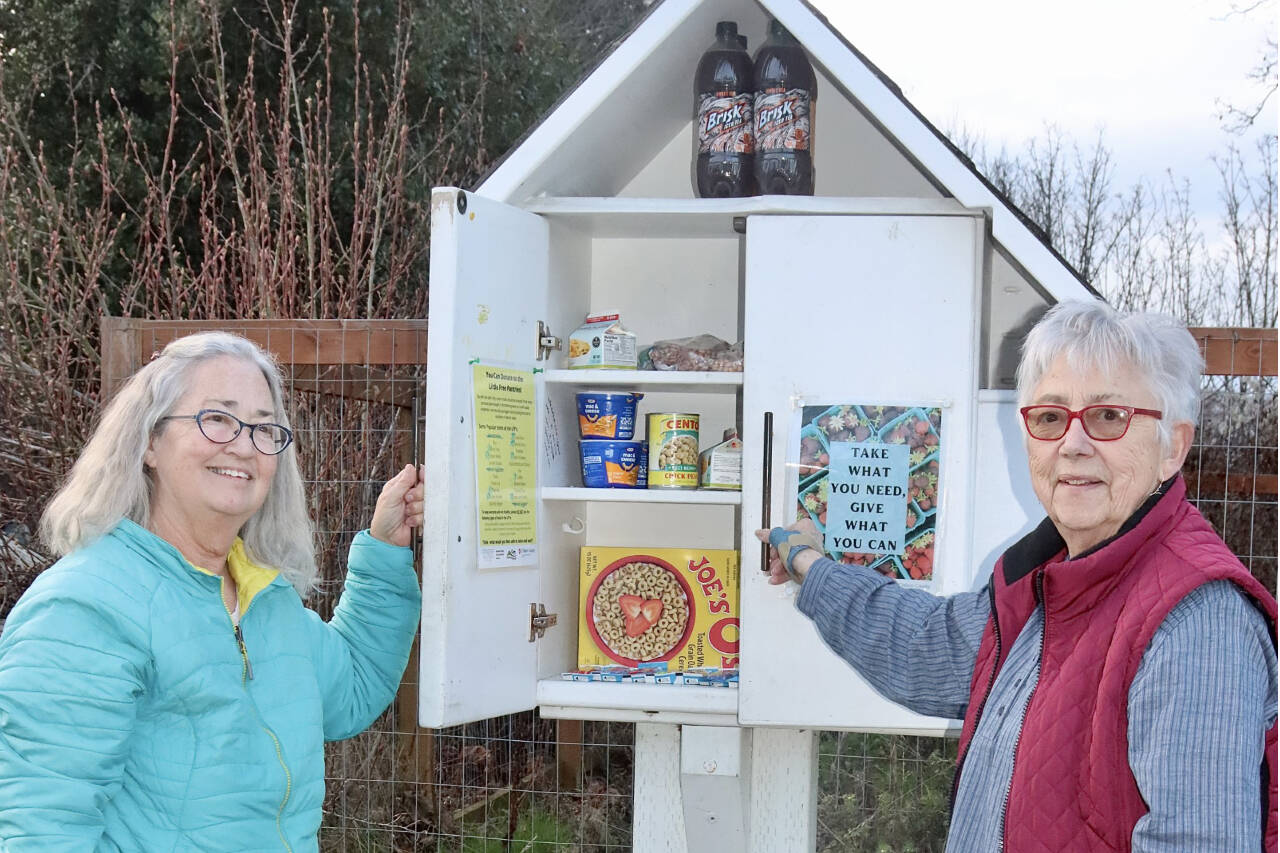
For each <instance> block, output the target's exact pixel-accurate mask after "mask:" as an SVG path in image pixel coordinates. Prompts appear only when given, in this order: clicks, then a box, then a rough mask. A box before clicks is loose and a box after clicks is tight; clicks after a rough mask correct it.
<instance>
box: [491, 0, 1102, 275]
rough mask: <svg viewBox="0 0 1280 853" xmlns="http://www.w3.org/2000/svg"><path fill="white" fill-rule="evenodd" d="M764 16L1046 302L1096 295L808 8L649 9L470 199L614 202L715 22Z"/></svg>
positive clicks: (684, 89) (801, 4)
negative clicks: (980, 226)
mask: <svg viewBox="0 0 1280 853" xmlns="http://www.w3.org/2000/svg"><path fill="white" fill-rule="evenodd" d="M766 17H774V18H777V19H778V20H779V21H780V22H781V23H782V24H783V25H784V26H785V27H786V28H787V29H788V30H790V31H791V33H792V34H793V35H794V36H795V37H796V38H797V39H798V40H799V41H800V43H801V44H803V45H804V47H805V49H806V51H807V52H808V54H809V56H810V58H811V59H812V60H813V62H814V64H815V66H816V67H817V68H819V69H820V70H822V71H823V72H825V74H826V75H827V77H828V78H830V80H832V81H833V82H835V84H836V85H837V87H838V88H839V89H841V90H843V92H842V94H843V95H844V96H845V97H847V98H849V99H850V100H851V101H853V103H854V104H855V105H856V108H857V109H858V110H859V111H860V112H861V113H862V114H863V115H864V116H865V117H866V118H867V119H868V120H869V121H870V122H871V123H872V124H873V125H874V126H875V127H876V128H877V129H879V131H880V132H881V133H882V134H883V135H884V136H885V137H886V138H887V139H888V140H889V141H890V142H891V144H893V145H894V146H895V147H896V148H897V149H898V151H899V152H900V153H901V154H902V155H903V156H904V157H905V158H906V159H907V160H908V161H910V162H911V163H912V164H913V165H914V166H915V167H916V168H917V169H918V170H919V171H920V172H921V173H922V174H923V176H924V177H925V179H926V180H927V181H928V182H929V183H930V184H932V185H933V186H934V187H935V188H936V189H937V191H938V192H939V193H940V194H941V195H943V196H944V197H949V198H954V199H956V200H957V201H959V202H960V203H961V204H963V205H965V206H968V207H987V208H990V209H991V213H992V237H993V239H994V240H995V241H996V243H997V244H998V246H1000V247H1003V250H1004V251H1005V253H1006V256H1008V257H1009V258H1010V259H1011V260H1012V261H1013V262H1014V263H1016V264H1017V265H1018V266H1020V267H1022V268H1023V269H1024V270H1025V271H1026V273H1027V277H1028V279H1029V280H1031V281H1034V282H1036V283H1037V284H1038V285H1039V286H1040V287H1043V288H1044V289H1045V290H1046V291H1047V292H1048V294H1049V295H1050V296H1051V297H1052V298H1053V299H1054V300H1058V299H1067V298H1073V297H1074V298H1079V297H1081V296H1085V295H1087V294H1094V295H1096V291H1094V290H1093V288H1092V287H1090V286H1089V284H1088V283H1087V282H1085V281H1084V280H1083V279H1082V278H1081V277H1080V274H1079V273H1078V272H1077V271H1076V270H1075V268H1074V267H1072V265H1071V264H1070V263H1069V262H1068V261H1067V260H1066V259H1065V258H1063V257H1062V256H1061V255H1060V254H1059V253H1058V252H1057V251H1056V250H1055V249H1054V248H1053V247H1052V246H1051V245H1050V243H1049V241H1048V238H1047V237H1046V235H1045V234H1044V233H1043V231H1042V230H1041V229H1040V228H1039V227H1038V226H1036V224H1035V223H1034V222H1032V221H1031V220H1030V219H1029V218H1028V217H1027V216H1026V214H1024V213H1023V212H1022V211H1021V210H1019V209H1018V207H1017V206H1016V205H1015V204H1014V203H1013V202H1012V201H1011V200H1010V199H1009V198H1008V197H1007V196H1006V195H1004V194H1003V193H1002V192H1000V191H999V190H998V189H997V188H996V187H995V185H994V184H992V183H991V182H990V181H989V180H987V178H986V177H985V176H984V175H982V174H981V173H980V172H979V171H978V169H977V167H976V166H975V165H974V163H973V161H972V160H971V159H970V158H969V157H967V156H966V155H965V154H964V153H963V152H962V151H960V149H958V148H957V147H956V146H955V145H954V144H953V143H952V142H951V141H950V140H949V139H948V138H947V137H946V135H945V134H943V133H942V132H941V131H939V130H938V129H937V128H936V127H935V126H934V125H933V124H932V123H931V122H930V121H929V120H928V119H926V118H925V117H924V115H923V114H922V113H921V112H920V111H919V110H918V109H916V108H915V106H913V105H912V104H911V103H910V102H909V101H908V100H907V99H906V98H905V97H904V96H903V93H902V90H901V89H900V88H899V87H898V86H897V84H895V83H894V82H893V81H892V80H891V79H890V78H889V77H888V76H887V75H886V74H885V73H884V72H882V71H881V70H880V69H879V68H877V67H876V66H875V64H874V63H872V62H871V61H870V60H869V59H867V57H866V56H865V55H864V54H863V53H862V52H861V51H859V50H858V49H857V48H856V47H854V46H853V45H852V44H850V43H849V41H848V40H847V39H845V37H844V36H843V35H842V34H841V33H840V32H839V31H838V30H836V29H835V28H834V27H833V26H832V25H831V24H830V22H829V21H828V20H827V18H826V16H824V15H823V14H822V13H821V12H819V11H818V10H817V9H815V8H814V7H813V6H812V5H811V4H810V3H809V2H808V0H662V2H658V3H655V4H654V7H653V8H652V9H650V10H649V12H648V13H647V14H646V15H645V16H644V17H643V18H642V19H641V20H640V21H639V22H637V24H636V25H635V26H634V27H633V28H632V30H631V31H630V32H629V33H628V34H627V35H626V36H624V37H623V38H621V39H620V40H619V41H618V42H617V43H616V44H615V45H614V46H613V47H612V48H611V49H610V50H609V51H608V52H607V53H606V54H605V55H604V56H603V57H602V58H601V60H600V61H599V62H598V63H597V64H596V65H595V67H593V68H592V69H591V70H590V71H588V72H587V74H586V75H585V76H584V77H583V78H582V80H580V81H579V82H578V84H577V85H576V86H575V87H573V88H572V89H570V90H569V91H568V92H566V93H565V94H564V95H563V96H562V97H561V98H560V99H559V100H558V101H557V102H556V103H555V104H554V105H553V106H552V107H551V108H550V109H549V110H548V111H547V112H546V113H545V114H544V115H543V116H542V118H541V119H540V120H539V121H538V122H537V123H535V124H534V125H533V126H532V127H530V128H529V130H528V131H526V133H525V134H524V135H523V136H522V137H521V138H520V140H518V141H517V142H516V144H515V145H513V146H512V148H511V150H509V151H508V152H507V153H506V154H504V155H503V156H502V158H501V159H499V160H498V162H497V163H496V164H495V165H494V167H493V168H492V169H491V170H490V171H489V172H488V173H487V174H486V175H484V176H483V177H482V178H481V180H480V181H479V182H478V183H477V185H476V188H475V191H476V192H478V193H480V194H481V195H484V196H488V197H491V198H495V199H498V200H501V201H505V202H511V203H521V202H524V201H528V200H530V199H533V198H536V197H539V196H546V195H563V196H609V195H614V194H616V193H617V192H618V191H619V190H620V189H621V188H622V187H623V186H624V185H625V184H626V182H627V181H628V180H630V178H632V177H633V176H634V174H635V172H636V170H637V169H638V168H639V167H640V166H641V165H643V160H637V158H636V156H635V152H637V151H639V152H641V153H642V155H643V156H644V158H646V159H647V157H649V156H651V155H652V154H653V153H654V152H656V151H657V149H659V148H661V147H662V146H664V145H666V144H668V143H669V142H670V141H671V138H672V137H673V135H675V134H676V133H677V132H679V131H680V129H681V128H682V127H684V126H686V125H687V124H688V122H689V120H690V119H689V116H690V113H691V103H692V101H691V95H690V92H689V91H688V90H689V88H690V85H691V82H690V81H691V76H692V70H691V69H692V68H693V66H694V65H695V64H696V61H697V57H698V56H700V55H701V53H702V51H703V50H704V49H705V48H706V45H707V42H708V38H707V34H708V33H709V32H712V31H713V30H714V25H715V22H716V21H718V20H743V19H746V20H748V21H755V22H756V23H757V25H758V30H763V25H764V19H765V18H766ZM672 75H675V77H674V80H673V79H672ZM675 81H678V82H675ZM673 83H674V85H673ZM818 120H819V122H821V118H819V119H818ZM819 156H822V155H821V154H820V155H819Z"/></svg>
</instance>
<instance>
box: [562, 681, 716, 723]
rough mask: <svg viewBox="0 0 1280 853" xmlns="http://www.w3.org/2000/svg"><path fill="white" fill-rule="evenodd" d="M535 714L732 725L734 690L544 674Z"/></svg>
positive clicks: (647, 721)
mask: <svg viewBox="0 0 1280 853" xmlns="http://www.w3.org/2000/svg"><path fill="white" fill-rule="evenodd" d="M538 706H539V707H538V713H539V714H540V715H541V716H543V717H547V718H551V719H567V720H616V721H620V722H632V723H680V724H684V725H702V726H736V725H737V724H738V691H737V690H736V689H733V688H729V687H686V686H684V685H673V684H625V683H624V684H614V683H607V682H583V681H565V680H564V679H562V678H547V679H542V680H541V681H539V682H538Z"/></svg>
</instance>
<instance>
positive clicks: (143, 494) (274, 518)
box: [40, 332, 316, 595]
mask: <svg viewBox="0 0 1280 853" xmlns="http://www.w3.org/2000/svg"><path fill="white" fill-rule="evenodd" d="M221 356H231V357H233V358H239V359H243V360H244V361H247V362H249V363H251V364H252V365H254V366H255V367H257V368H258V369H259V370H261V371H262V375H263V378H265V379H266V380H267V386H268V388H270V390H271V400H272V406H273V408H274V409H275V411H274V413H273V415H272V417H273V419H274V420H275V421H276V422H277V423H280V424H283V425H284V426H286V427H287V426H289V417H288V414H287V413H286V412H285V406H284V390H283V389H284V382H283V380H282V378H281V375H280V368H279V367H278V366H277V365H276V363H275V361H274V359H272V358H271V356H270V355H268V354H267V353H265V352H264V351H263V350H261V349H260V348H259V347H258V346H257V345H256V344H254V343H253V342H252V341H250V340H248V339H247V338H243V337H241V336H239V335H233V334H230V333H228V332H200V333H198V334H194V335H188V336H186V337H182V338H178V339H177V340H175V341H173V342H171V343H170V344H169V345H168V346H166V347H165V348H164V351H163V352H161V353H160V355H159V356H157V357H156V358H154V359H153V360H152V361H151V362H150V363H149V364H147V365H146V366H144V367H143V368H142V369H140V370H139V371H138V372H137V373H135V374H133V376H131V377H129V380H128V381H127V382H125V384H124V386H123V387H121V389H120V391H119V392H118V393H117V394H116V396H115V398H114V399H113V400H112V401H111V403H110V404H109V405H108V406H107V408H106V410H105V411H104V412H103V414H102V417H101V419H100V420H99V422H98V425H97V426H96V427H95V429H94V431H93V434H92V435H91V436H90V437H89V441H88V442H87V443H86V444H85V447H84V450H83V451H81V453H80V457H79V458H78V459H77V460H76V462H75V464H74V465H73V466H72V468H71V473H70V474H68V475H67V479H66V482H65V483H63V485H62V488H61V489H59V490H58V493H57V494H56V495H54V497H53V499H52V500H51V501H50V502H49V505H48V507H46V508H45V511H44V515H43V517H42V518H41V519H40V535H41V538H42V539H43V540H44V543H45V544H46V545H47V546H48V547H49V548H50V550H51V551H52V552H53V553H54V554H56V555H58V556H62V555H64V554H68V553H70V552H72V551H74V550H76V549H77V548H82V547H84V546H85V545H88V544H89V543H91V542H93V541H94V540H95V539H97V538H98V537H100V536H102V535H103V534H105V533H107V532H109V531H110V530H111V529H112V528H114V527H115V526H116V525H117V524H119V523H120V520H121V519H124V518H127V519H129V520H130V521H133V522H135V523H137V524H139V525H141V526H142V527H147V526H148V522H149V521H150V518H151V496H152V490H153V486H154V483H153V481H152V479H151V473H150V472H149V471H148V470H147V469H146V466H145V465H144V464H143V455H144V454H145V453H146V451H147V447H148V446H149V444H150V442H151V438H152V436H154V435H158V434H160V432H162V431H163V430H164V429H165V427H166V426H167V422H166V421H163V420H161V418H163V417H164V416H165V415H168V414H171V413H172V410H173V407H174V406H175V405H177V403H178V401H179V400H180V399H181V398H182V396H183V395H184V394H185V393H186V392H187V390H188V382H189V381H190V378H191V374H192V372H193V371H194V370H195V368H196V367H198V366H199V365H200V364H203V363H204V362H206V361H209V360H211V359H214V358H219V357H221ZM296 448H297V444H296V443H295V444H290V445H289V447H287V448H285V450H284V452H282V453H280V454H279V455H278V456H277V457H276V458H277V460H278V463H277V466H276V473H275V476H274V477H272V479H271V487H270V488H269V489H268V490H267V496H266V499H265V500H264V501H263V503H262V506H261V508H259V509H258V511H257V512H256V513H254V515H253V517H252V518H250V519H249V520H248V521H246V522H245V523H244V526H243V527H242V528H241V529H240V538H241V539H243V540H244V545H245V552H246V554H247V555H248V557H249V559H251V560H253V561H254V562H255V563H259V564H261V565H264V566H269V567H271V568H275V569H278V570H279V571H280V573H281V574H282V575H284V577H285V578H286V579H287V580H288V581H289V582H290V583H291V584H293V586H294V588H295V589H297V590H298V593H299V594H301V595H305V594H306V593H307V592H308V591H309V590H310V589H311V588H312V586H313V585H314V583H315V578H316V556H315V541H314V528H313V525H312V522H311V518H310V516H309V515H308V514H307V497H306V490H305V488H304V487H303V484H302V473H301V471H300V470H299V468H298V455H297V449H296Z"/></svg>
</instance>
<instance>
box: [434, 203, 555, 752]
mask: <svg viewBox="0 0 1280 853" xmlns="http://www.w3.org/2000/svg"><path fill="white" fill-rule="evenodd" d="M548 246H549V240H548V229H547V224H546V221H545V220H543V219H542V218H541V217H539V216H536V215H534V214H530V213H526V212H524V211H522V210H518V209H516V208H514V207H511V206H509V205H505V204H501V203H499V202H495V201H492V200H490V199H486V198H483V197H481V196H477V195H473V194H471V193H464V192H463V191H462V190H457V189H452V188H442V189H436V190H435V191H434V192H433V193H432V195H431V279H430V282H431V284H430V287H431V295H430V309H429V312H428V314H429V324H428V340H427V410H426V427H425V428H426V443H425V445H424V446H425V448H426V449H425V452H424V456H425V465H426V523H425V526H424V529H423V551H422V588H423V589H422V592H423V595H422V646H421V655H420V675H419V696H420V698H419V713H418V716H419V722H420V723H421V725H423V726H427V727H430V728H440V727H443V726H449V725H455V724H457V723H463V722H469V721H472V720H479V719H485V718H488V717H494V716H498V715H501V714H508V713H512V712H516V711H523V710H528V709H530V708H532V707H533V706H534V704H535V699H534V695H535V684H536V671H535V668H536V658H535V648H536V647H535V645H534V644H533V643H530V642H529V624H530V612H529V606H530V604H532V603H534V602H536V601H538V568H537V567H536V566H525V567H519V568H503V569H480V568H478V564H479V559H478V556H477V549H476V539H477V532H476V474H475V431H474V429H473V426H472V421H473V413H472V382H471V372H472V368H471V362H472V361H473V360H476V359H479V360H480V361H482V362H486V363H487V362H494V363H500V364H504V365H509V366H513V367H517V368H521V369H524V370H531V369H533V368H534V367H535V366H536V361H535V360H536V357H537V340H538V337H537V336H538V319H539V313H538V312H539V311H540V310H542V308H543V307H544V306H545V304H546V297H547V279H548V272H547V270H548V265H547V262H548ZM539 396H541V395H540V388H539Z"/></svg>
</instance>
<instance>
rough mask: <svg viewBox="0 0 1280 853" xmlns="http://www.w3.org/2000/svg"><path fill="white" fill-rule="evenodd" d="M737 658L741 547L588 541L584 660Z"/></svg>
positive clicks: (723, 663) (582, 605)
mask: <svg viewBox="0 0 1280 853" xmlns="http://www.w3.org/2000/svg"><path fill="white" fill-rule="evenodd" d="M649 661H666V662H667V663H668V667H669V668H670V669H672V670H680V669H688V668H691V667H716V668H724V669H733V668H736V667H737V666H738V552H737V551H733V550H716V549H707V548H643V547H640V548H594V547H588V548H583V549H582V551H581V556H580V561H579V577H578V667H579V668H586V667H589V666H598V665H604V664H622V665H624V666H637V665H640V664H643V663H646V662H649Z"/></svg>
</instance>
